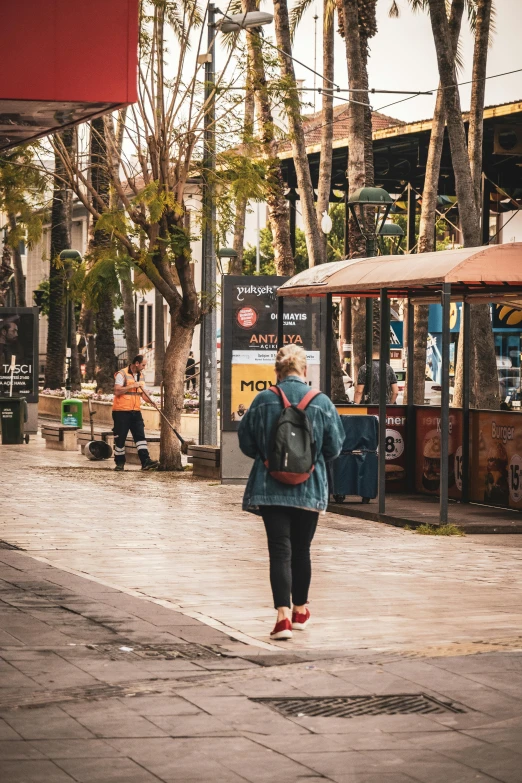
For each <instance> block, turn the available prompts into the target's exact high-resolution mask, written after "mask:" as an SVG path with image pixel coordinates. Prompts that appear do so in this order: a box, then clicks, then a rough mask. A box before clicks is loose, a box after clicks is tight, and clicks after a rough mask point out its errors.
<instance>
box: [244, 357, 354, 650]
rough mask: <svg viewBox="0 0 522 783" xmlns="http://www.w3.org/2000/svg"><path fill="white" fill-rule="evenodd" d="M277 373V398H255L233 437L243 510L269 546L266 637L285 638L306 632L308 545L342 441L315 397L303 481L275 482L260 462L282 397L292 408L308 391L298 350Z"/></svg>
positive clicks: (329, 408) (334, 420)
mask: <svg viewBox="0 0 522 783" xmlns="http://www.w3.org/2000/svg"><path fill="white" fill-rule="evenodd" d="M275 372H276V377H277V387H279V390H280V391H279V392H278V393H274V392H273V391H270V389H267V390H265V391H262V392H260V393H259V394H258V395H257V396H256V398H255V399H254V401H253V402H252V404H251V406H250V408H249V409H248V411H247V412H246V413H245V415H244V416H243V418H242V419H241V423H240V425H239V432H238V435H239V446H240V448H241V451H242V452H243V453H244V454H246V455H247V457H251V458H252V459H253V460H254V464H253V466H252V470H251V471H250V476H249V479H248V483H247V486H246V489H245V494H244V498H243V509H244V510H245V511H250V512H252V513H254V514H259V515H261V517H262V518H263V522H264V525H265V530H266V534H267V539H268V551H269V556H270V584H271V587H272V595H273V599H274V606H275V608H276V610H277V618H276V624H275V627H274V630H273V631H272V633H271V634H270V637H271V638H272V639H290V638H291V637H292V631H293V630H304V628H305V627H306V625H307V624H308V622H309V620H310V611H309V610H308V608H307V606H306V604H307V602H308V590H309V587H310V580H311V576H312V567H311V561H310V545H311V543H312V539H313V537H314V534H315V530H316V527H317V520H318V517H319V512H321V511H325V509H326V506H327V504H328V480H327V473H326V461H327V460H331V459H333V458H334V457H337V456H338V454H339V453H340V451H341V448H342V444H343V441H344V437H345V435H344V430H343V427H342V424H341V420H340V418H339V414H338V413H337V410H336V408H335V406H334V405H333V404H332V402H331V401H330V400H329V398H328V397H327V396H326V395H325V394H318V395H317V396H316V397H314V398H313V399H312V400H311V401H310V402H309V403H308V405H307V406H306V408H305V414H306V416H307V418H308V421H309V424H310V427H311V431H312V434H313V441H314V442H315V449H316V456H315V462H314V465H313V467H312V470H311V473H310V476H309V478H307V479H306V480H305V481H303V482H302V483H299V484H287V483H281V482H280V481H279V480H277V479H276V478H274V477H273V475H272V474H271V473H270V472H269V470H268V467H267V465H265V462H266V461H267V459H268V452H269V448H270V447H271V440H272V433H273V432H275V430H274V428H275V427H277V424H278V421H279V417H280V414H281V411H282V409H283V404H284V398H286V399H287V400H288V401H289V402H290V403H291V404H292V405H294V406H297V405H298V404H299V403H300V402H301V400H303V398H304V397H305V396H306V395H308V394H309V392H310V388H309V386H308V383H307V381H306V373H307V367H306V353H305V351H304V350H303V349H302V348H300V347H299V346H297V345H287V346H285V347H284V348H281V350H279V351H278V353H277V356H276V363H275ZM281 392H283V395H284V397H281V396H280V395H281ZM279 432H281V430H280V429H279V428H278V433H279ZM289 434H290V435H292V434H294V433H292V432H290V433H289ZM292 601H293V604H292Z"/></svg>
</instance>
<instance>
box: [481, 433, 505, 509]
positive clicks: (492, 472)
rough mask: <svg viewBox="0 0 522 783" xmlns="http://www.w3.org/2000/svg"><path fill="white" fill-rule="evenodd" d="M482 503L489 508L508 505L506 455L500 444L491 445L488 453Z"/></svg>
mask: <svg viewBox="0 0 522 783" xmlns="http://www.w3.org/2000/svg"><path fill="white" fill-rule="evenodd" d="M484 502H485V503H488V504H489V505H491V506H507V505H508V504H509V484H508V455H507V451H506V449H505V447H504V445H503V444H502V443H498V442H497V443H492V444H491V446H490V448H489V451H488V461H487V464H486V479H485V488H484Z"/></svg>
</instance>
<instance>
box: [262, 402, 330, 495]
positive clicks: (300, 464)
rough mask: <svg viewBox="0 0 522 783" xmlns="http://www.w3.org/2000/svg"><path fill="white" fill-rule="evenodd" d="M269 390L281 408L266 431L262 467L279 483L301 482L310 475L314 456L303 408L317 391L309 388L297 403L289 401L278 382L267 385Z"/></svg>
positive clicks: (313, 442) (310, 430)
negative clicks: (267, 442)
mask: <svg viewBox="0 0 522 783" xmlns="http://www.w3.org/2000/svg"><path fill="white" fill-rule="evenodd" d="M270 391H272V392H274V394H277V396H278V397H279V398H280V399H281V402H282V403H283V410H282V411H281V413H280V415H279V418H278V420H277V421H276V423H275V424H274V427H273V429H272V432H271V434H270V441H269V444H268V459H267V460H266V461H265V463H264V464H265V467H266V469H267V470H268V472H269V474H270V475H271V476H272V478H274V479H276V481H280V482H281V483H282V484H302V483H303V482H304V481H306V480H307V479H309V478H310V476H311V474H312V472H313V470H314V467H315V460H316V456H317V449H316V445H315V441H314V437H313V433H312V427H311V425H310V420H309V418H308V416H307V415H306V412H305V409H306V407H307V406H308V404H309V403H310V402H311V401H312V400H313V399H314V397H317V395H318V394H321V392H320V391H316V390H314V389H311V390H310V391H309V392H307V393H306V394H305V396H304V397H303V399H302V400H301V402H300V403H299V404H298V405H292V404H291V403H290V402H289V401H288V398H287V396H286V394H285V393H284V391H283V390H282V389H281V388H280V387H279V386H271V387H270Z"/></svg>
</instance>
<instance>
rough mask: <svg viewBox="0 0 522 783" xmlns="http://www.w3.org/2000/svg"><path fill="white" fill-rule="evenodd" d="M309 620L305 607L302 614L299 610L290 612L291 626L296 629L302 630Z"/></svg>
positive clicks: (308, 612) (307, 610)
mask: <svg viewBox="0 0 522 783" xmlns="http://www.w3.org/2000/svg"><path fill="white" fill-rule="evenodd" d="M309 620H310V610H309V609H305V611H304V614H301V613H300V612H292V628H295V629H296V631H304V629H305V628H306V626H307V625H308V621H309Z"/></svg>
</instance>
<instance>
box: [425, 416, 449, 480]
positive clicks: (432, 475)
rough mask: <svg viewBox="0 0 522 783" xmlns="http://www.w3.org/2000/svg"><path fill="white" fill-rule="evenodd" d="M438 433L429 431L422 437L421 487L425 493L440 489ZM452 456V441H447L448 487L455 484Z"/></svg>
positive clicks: (439, 442) (439, 444)
mask: <svg viewBox="0 0 522 783" xmlns="http://www.w3.org/2000/svg"><path fill="white" fill-rule="evenodd" d="M440 435H441V434H440V432H438V431H437V430H430V431H429V432H427V433H426V435H425V437H424V442H423V445H422V455H423V466H422V486H423V487H424V489H425V490H426V491H427V492H438V491H439V487H440V457H441V441H440ZM454 462H455V460H454V456H453V439H452V437H451V436H449V439H448V487H452V486H453V484H454V483H455V465H454Z"/></svg>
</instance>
